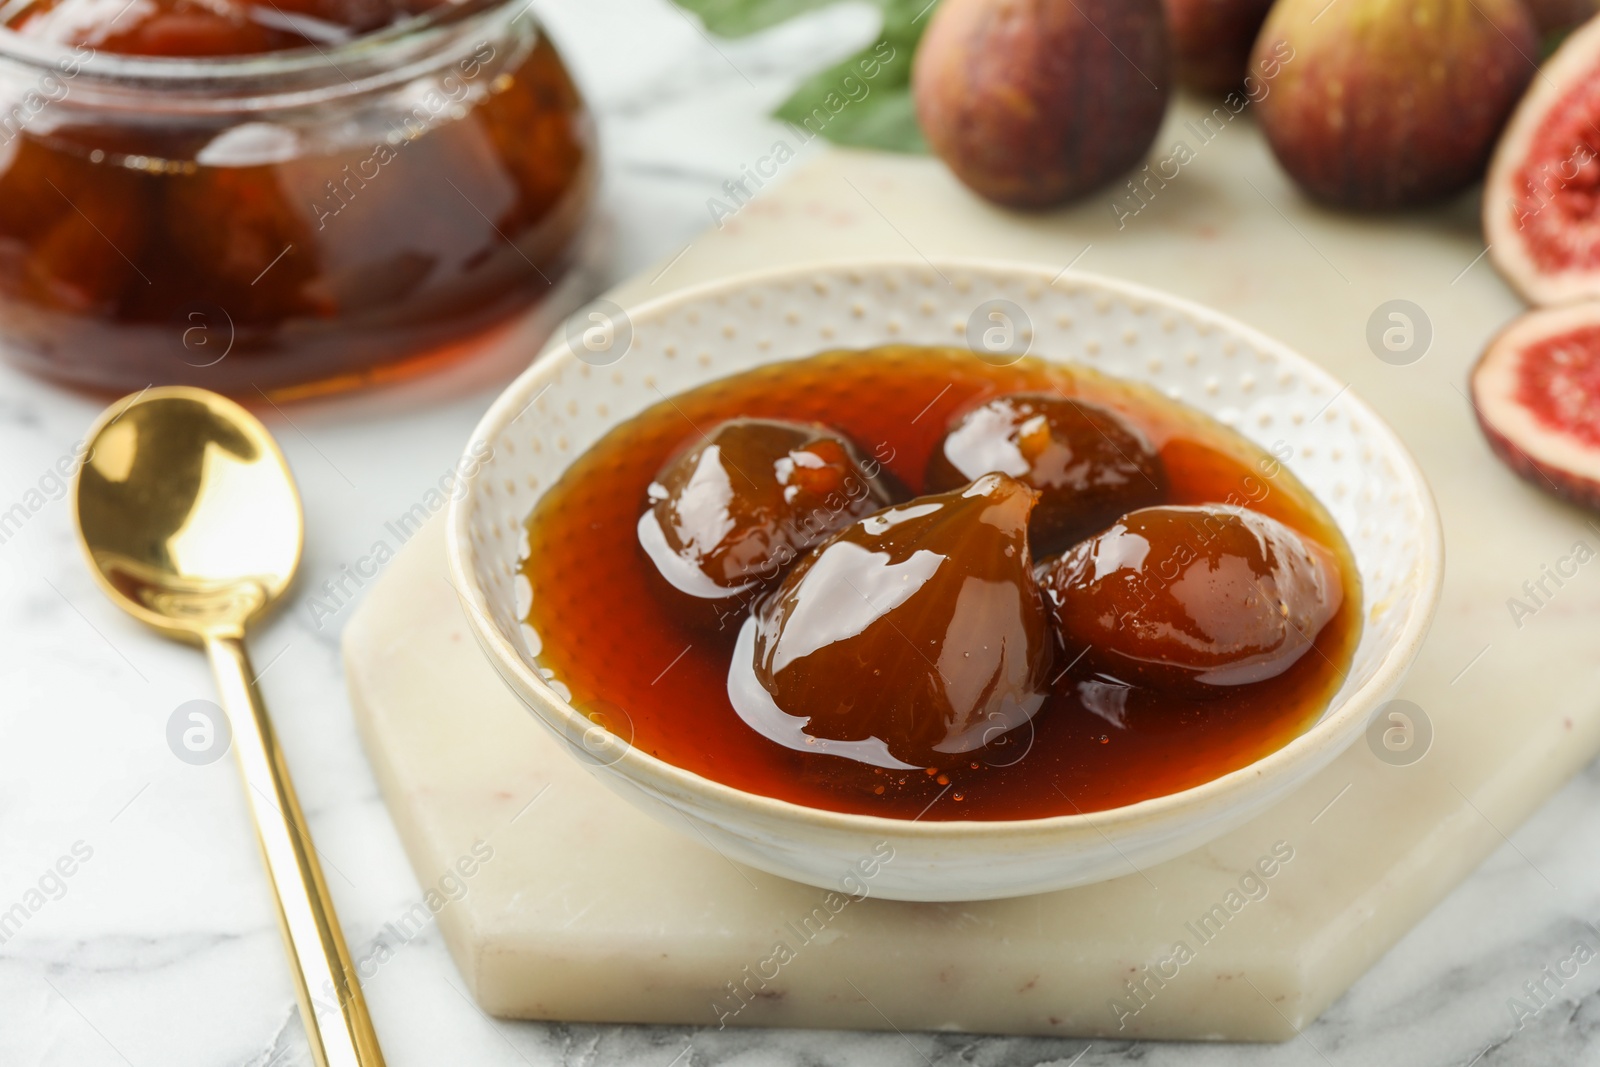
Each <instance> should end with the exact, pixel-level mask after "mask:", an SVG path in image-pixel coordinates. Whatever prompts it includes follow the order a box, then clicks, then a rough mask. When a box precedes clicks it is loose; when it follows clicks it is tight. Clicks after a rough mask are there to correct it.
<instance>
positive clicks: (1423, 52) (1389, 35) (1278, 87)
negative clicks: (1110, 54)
mask: <svg viewBox="0 0 1600 1067" xmlns="http://www.w3.org/2000/svg"><path fill="white" fill-rule="evenodd" d="M1537 56H1538V40H1537V33H1536V31H1535V29H1534V25H1533V20H1532V18H1531V16H1530V15H1529V14H1528V12H1527V9H1526V8H1524V7H1523V5H1522V0H1338V2H1337V3H1333V4H1329V3H1328V0H1278V3H1277V4H1276V5H1274V7H1273V9H1272V13H1271V14H1270V15H1268V16H1267V21H1266V25H1264V26H1263V27H1262V29H1261V36H1260V37H1259V38H1257V40H1256V46H1255V52H1254V54H1253V56H1252V66H1253V67H1255V68H1257V69H1261V68H1262V66H1263V64H1266V63H1268V62H1269V61H1274V60H1275V61H1276V63H1277V65H1278V66H1279V67H1280V68H1281V69H1278V70H1277V72H1276V74H1275V75H1274V76H1273V77H1272V78H1271V82H1272V84H1271V90H1270V92H1268V93H1267V95H1265V96H1263V97H1262V98H1261V99H1260V102H1259V104H1258V105H1257V106H1258V108H1259V114H1260V120H1261V125H1262V128H1263V130H1264V131H1265V133H1266V136H1267V141H1268V142H1269V143H1270V144H1271V146H1272V151H1273V153H1274V154H1275V155H1276V156H1277V157H1278V162H1279V163H1281V164H1282V165H1283V168H1284V169H1285V170H1286V171H1288V172H1289V175H1290V176H1291V177H1292V178H1294V180H1295V181H1296V182H1297V183H1299V185H1300V186H1301V188H1303V189H1304V190H1305V191H1306V192H1307V193H1308V194H1310V195H1311V196H1312V197H1313V198H1314V199H1316V200H1320V201H1322V202H1324V203H1327V204H1332V205H1335V206H1339V207H1349V208H1357V209H1361V210H1375V211H1381V210H1390V209H1395V208H1405V207H1414V206H1418V205H1422V204H1427V203H1431V202H1434V201H1438V200H1442V199H1444V198H1446V197H1448V196H1451V195H1452V194H1454V193H1457V192H1460V191H1461V190H1462V189H1465V188H1466V187H1467V186H1469V185H1471V184H1472V183H1473V182H1474V181H1476V180H1477V179H1478V178H1479V177H1481V176H1482V175H1483V172H1484V169H1485V167H1486V165H1487V164H1488V161H1489V152H1490V150H1491V149H1492V148H1493V147H1494V142H1495V138H1496V137H1497V136H1498V135H1499V133H1500V129H1501V127H1502V126H1504V125H1505V122H1506V119H1507V117H1508V116H1509V115H1510V114H1511V109H1512V108H1513V107H1515V106H1516V103H1517V100H1518V98H1519V97H1521V95H1522V91H1523V90H1524V89H1525V88H1527V85H1528V82H1529V80H1530V79H1531V78H1532V77H1533V74H1534V71H1535V66H1534V61H1535V59H1536V58H1537Z"/></svg>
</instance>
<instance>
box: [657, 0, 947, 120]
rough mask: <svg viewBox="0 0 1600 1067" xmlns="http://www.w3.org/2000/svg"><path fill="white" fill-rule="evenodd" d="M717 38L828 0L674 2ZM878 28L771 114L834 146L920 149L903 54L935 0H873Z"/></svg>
mask: <svg viewBox="0 0 1600 1067" xmlns="http://www.w3.org/2000/svg"><path fill="white" fill-rule="evenodd" d="M676 2H677V3H678V5H679V6H680V7H683V8H684V9H686V10H688V11H691V12H693V13H695V14H697V15H699V16H700V18H701V19H702V20H703V21H704V22H705V24H706V28H707V29H708V30H710V31H711V32H712V33H715V34H718V35H719V36H723V37H741V36H744V35H746V34H750V33H755V32H757V31H759V30H764V29H767V28H768V27H770V26H775V25H777V24H778V23H780V22H784V21H787V20H788V19H791V18H794V17H796V16H798V15H802V14H805V13H806V12H809V11H814V10H817V9H819V8H822V7H826V6H828V5H829V4H830V3H833V2H835V0H676ZM874 3H876V5H877V6H878V7H879V8H881V9H882V10H883V29H882V30H881V32H880V33H879V35H878V37H877V38H876V39H875V40H874V41H873V42H872V43H871V44H869V45H867V46H866V47H865V48H863V49H861V50H860V51H859V52H857V53H856V54H855V55H852V56H850V57H848V58H847V59H844V60H842V61H840V62H838V63H836V64H834V65H833V66H831V67H829V68H827V69H826V70H821V71H818V72H817V73H816V74H813V75H811V76H810V77H809V78H807V79H806V80H805V81H803V82H802V83H801V84H800V87H799V88H798V89H796V90H795V91H794V94H793V95H791V96H790V97H789V99H787V100H785V101H784V102H783V103H782V104H780V105H778V109H777V111H775V112H774V115H775V116H776V117H777V118H780V119H783V120H785V121H787V122H790V123H793V124H794V125H795V126H797V127H802V128H804V129H805V131H806V132H807V133H808V134H811V135H821V136H822V137H824V138H826V139H828V140H830V141H833V142H834V143H835V144H842V145H851V146H854V147H858V148H880V149H885V150H888V151H891V152H926V151H927V150H928V146H927V142H926V141H925V140H923V137H922V130H921V129H920V128H919V127H918V125H917V116H916V109H915V108H914V107H913V105H912V100H911V59H912V56H913V55H914V54H915V53H916V49H917V42H918V41H920V40H921V39H922V31H923V30H924V29H925V28H926V27H927V25H928V18H929V16H930V15H931V13H932V8H933V5H934V4H935V3H937V0H931V2H930V0H874Z"/></svg>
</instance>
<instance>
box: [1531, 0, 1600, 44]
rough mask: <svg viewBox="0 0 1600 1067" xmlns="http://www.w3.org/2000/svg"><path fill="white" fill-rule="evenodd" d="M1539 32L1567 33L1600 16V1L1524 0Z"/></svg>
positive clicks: (1549, 34)
mask: <svg viewBox="0 0 1600 1067" xmlns="http://www.w3.org/2000/svg"><path fill="white" fill-rule="evenodd" d="M1523 2H1524V3H1525V4H1526V5H1527V8H1528V12H1529V13H1530V14H1531V15H1533V22H1534V25H1536V26H1537V27H1538V28H1539V32H1540V33H1541V34H1543V35H1544V36H1546V37H1549V36H1551V35H1552V34H1561V33H1566V32H1567V31H1568V30H1572V29H1576V28H1577V27H1579V26H1581V25H1583V24H1584V23H1585V22H1588V21H1589V20H1590V19H1592V18H1594V17H1595V15H1596V14H1600V0H1523Z"/></svg>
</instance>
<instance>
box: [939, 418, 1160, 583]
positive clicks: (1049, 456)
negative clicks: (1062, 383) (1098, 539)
mask: <svg viewBox="0 0 1600 1067" xmlns="http://www.w3.org/2000/svg"><path fill="white" fill-rule="evenodd" d="M990 471H999V472H1000V473H1002V474H1009V475H1011V476H1012V477H1013V478H1017V479H1019V480H1021V481H1022V482H1024V483H1026V484H1027V485H1029V486H1031V487H1033V488H1034V489H1036V490H1038V491H1039V504H1038V506H1037V507H1035V508H1034V509H1033V519H1032V521H1031V523H1030V532H1031V536H1032V538H1033V551H1034V553H1035V554H1036V555H1037V556H1040V557H1044V556H1051V555H1054V554H1056V553H1057V552H1060V551H1062V550H1064V549H1066V548H1067V547H1068V546H1070V545H1073V544H1076V543H1077V542H1078V541H1080V540H1082V539H1083V538H1085V537H1088V536H1090V535H1091V534H1095V533H1098V532H1099V531H1101V530H1103V529H1105V528H1106V527H1107V526H1109V525H1111V523H1112V522H1114V521H1115V520H1116V519H1117V517H1118V516H1119V515H1124V514H1126V513H1128V512H1130V511H1134V510H1136V509H1138V508H1142V507H1147V506H1149V505H1152V504H1159V503H1160V502H1161V501H1162V500H1163V499H1165V497H1166V492H1167V475H1166V470H1165V468H1164V467H1163V466H1162V463H1161V457H1160V456H1159V455H1157V454H1156V451H1155V449H1154V448H1152V447H1151V445H1150V442H1149V441H1148V440H1146V438H1145V436H1144V434H1142V433H1140V432H1139V430H1138V429H1137V428H1135V427H1134V426H1133V425H1132V424H1130V423H1129V422H1128V421H1127V420H1126V419H1124V418H1123V417H1122V416H1121V415H1118V414H1117V413H1116V412H1114V411H1111V410H1110V409H1108V408H1103V407H1100V406H1099V405H1097V404H1090V403H1086V402H1085V401H1082V400H1069V399H1068V398H1066V397H1064V396H1052V395H1050V394H1048V393H1015V394H1012V395H1009V396H1000V397H996V398H994V399H993V400H990V401H989V402H988V403H986V404H983V405H982V406H981V407H977V408H974V409H972V410H971V411H969V412H967V413H966V414H964V415H962V416H960V417H958V418H957V419H956V421H955V422H954V424H953V425H952V426H951V427H950V430H949V432H948V433H946V434H945V436H944V438H943V440H941V441H940V442H939V444H938V445H937V446H936V447H935V448H934V450H933V455H932V456H931V457H930V458H929V460H928V470H927V476H926V480H927V489H928V491H929V492H944V491H946V490H949V489H954V488H956V487H958V486H961V485H965V484H966V483H968V482H970V481H972V480H973V479H974V478H977V477H979V476H980V475H983V474H987V473H989V472H990Z"/></svg>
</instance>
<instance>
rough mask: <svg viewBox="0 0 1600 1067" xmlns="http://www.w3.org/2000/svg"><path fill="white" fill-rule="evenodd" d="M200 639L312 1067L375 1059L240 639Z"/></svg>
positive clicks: (345, 954) (375, 1063)
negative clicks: (274, 907) (224, 717)
mask: <svg viewBox="0 0 1600 1067" xmlns="http://www.w3.org/2000/svg"><path fill="white" fill-rule="evenodd" d="M205 645H206V654H207V655H208V656H210V658H211V669H212V671H213V672H214V673H215V674H216V678H217V686H218V688H219V690H220V691H221V694H222V706H223V708H224V709H226V711H227V713H228V723H229V726H230V727H231V728H232V731H233V749H234V752H235V754H237V756H238V758H239V768H240V770H241V771H243V772H244V781H245V795H246V799H247V800H248V801H249V802H250V815H251V818H252V820H253V821H254V822H255V827H256V838H257V840H258V841H259V842H260V843H261V855H262V858H263V859H264V860H265V861H266V865H267V874H268V876H269V877H270V878H271V880H272V890H273V896H274V898H275V899H276V900H277V903H278V925H279V928H280V929H281V930H282V931H283V940H284V945H285V947H286V948H287V949H288V951H289V963H290V966H291V968H292V969H293V971H294V977H295V986H296V992H297V993H298V994H299V1000H300V1017H301V1018H302V1019H303V1020H304V1022H305V1030H306V1038H307V1039H308V1040H309V1041H310V1042H311V1057H312V1059H313V1060H314V1061H315V1063H316V1064H317V1067H382V1064H383V1053H382V1052H381V1051H379V1049H378V1035H377V1034H376V1033H375V1032H374V1031H373V1029H372V1019H371V1017H370V1016H368V1014H367V1002H366V999H365V998H364V997H363V996H362V995H361V985H360V982H359V981H358V979H357V977H356V969H355V965H354V964H353V963H351V961H350V949H349V948H348V947H347V946H346V945H345V942H344V934H343V933H342V932H341V931H340V930H339V919H338V917H337V916H336V915H334V912H333V898H332V897H331V896H329V894H328V885H327V883H326V882H325V881H324V880H323V877H322V867H321V865H320V864H319V863H318V862H317V853H316V849H315V847H314V846H313V845H312V843H311V834H310V832H309V831H308V829H307V828H306V819H305V816H304V815H303V814H302V813H301V811H300V802H299V801H298V800H297V799H295V795H294V785H293V784H292V783H291V782H290V780H289V768H288V767H287V766H286V765H285V763H284V760H283V753H282V751H280V750H279V748H278V740H277V737H276V736H275V735H274V734H273V731H272V722H271V720H270V719H268V718H267V709H266V706H265V705H264V704H263V703H262V701H261V693H260V692H259V691H258V690H257V689H256V684H255V672H254V671H252V670H251V668H250V659H249V657H248V656H247V655H246V653H245V649H244V642H243V641H242V640H241V639H240V638H239V637H236V636H231V635H230V636H219V635H211V636H208V637H207V638H206V641H205ZM319 997H320V998H321V1000H320V1002H319V1001H318V998H319Z"/></svg>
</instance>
